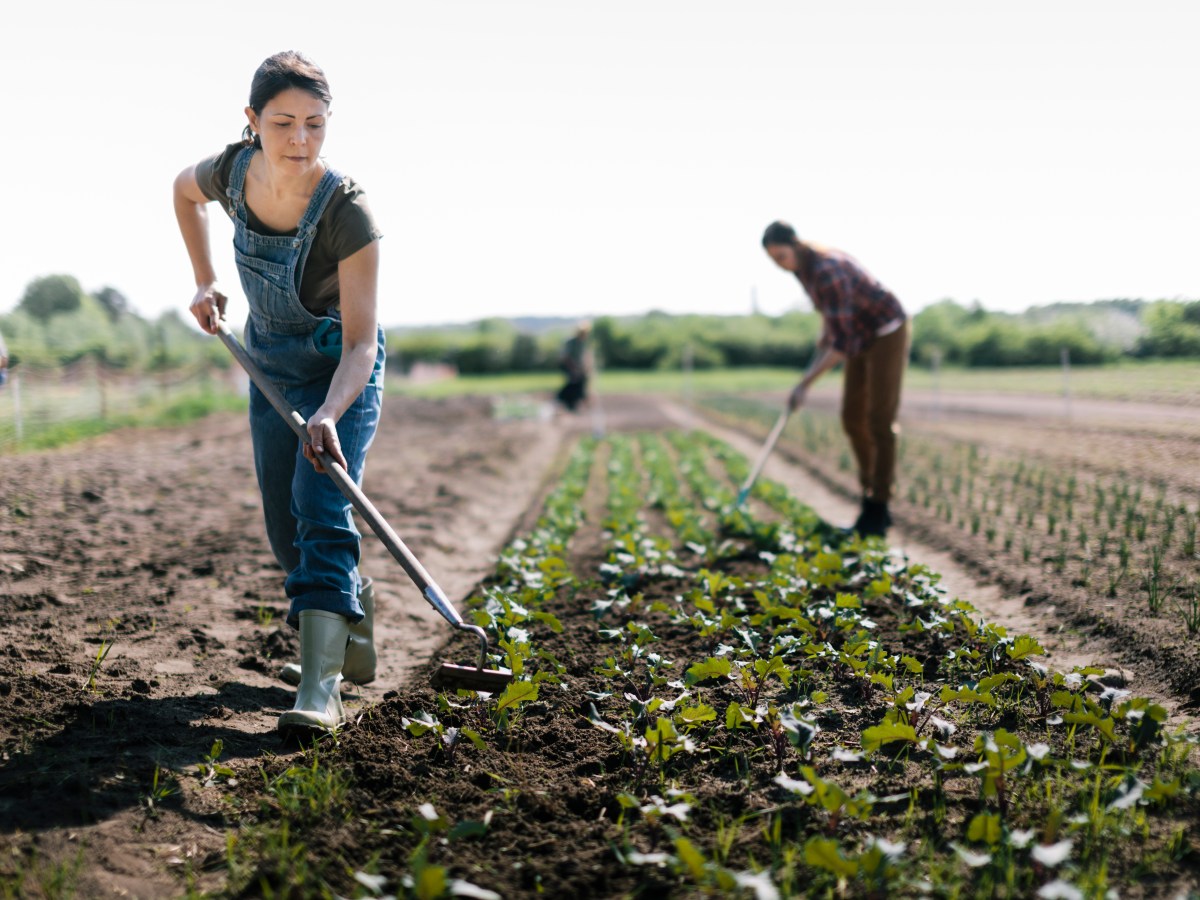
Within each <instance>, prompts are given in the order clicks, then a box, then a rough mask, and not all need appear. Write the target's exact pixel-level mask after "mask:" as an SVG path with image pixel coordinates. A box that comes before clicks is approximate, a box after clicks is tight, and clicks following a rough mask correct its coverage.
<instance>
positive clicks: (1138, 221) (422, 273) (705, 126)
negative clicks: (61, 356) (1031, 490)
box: [0, 0, 1200, 326]
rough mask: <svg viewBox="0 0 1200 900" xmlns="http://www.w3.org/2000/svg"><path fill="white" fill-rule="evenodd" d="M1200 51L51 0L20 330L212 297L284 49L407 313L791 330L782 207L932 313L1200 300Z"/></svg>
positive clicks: (958, 24) (1180, 6)
mask: <svg viewBox="0 0 1200 900" xmlns="http://www.w3.org/2000/svg"><path fill="white" fill-rule="evenodd" d="M1197 35H1200V4H1197V3H1195V2H1194V0H1176V2H1147V3H1139V4H1132V3H1127V2H1111V0H1083V2H1079V0H1056V2H1046V0H1016V2H1008V3H1003V4H987V5H986V8H985V5H984V4H979V3H963V2H961V0H943V2H914V3H897V2H895V0H865V2H832V0H828V2H823V3H812V2H801V0H791V2H788V0H763V2H754V0H747V2H742V3H731V2H723V3H718V2H698V0H672V2H656V0H605V2H603V3H600V2H593V3H582V2H561V0H560V2H555V0H527V2H512V0H508V2H489V0H478V2H460V0H443V2H437V3H430V2H421V3H417V2H409V0H403V2H395V3H382V2H380V3H363V2H346V0H341V2H338V3H328V2H319V3H318V2H308V0H294V2H290V3H287V4H265V3H255V2H246V0H239V2H230V0H206V2H204V3H165V2H161V0H144V2H139V0H106V2H103V3H97V2H94V0H88V2H79V0H70V2H55V0H47V2H44V3H18V4H15V5H14V6H12V7H11V8H10V9H9V10H8V11H6V13H5V16H4V23H3V27H2V29H0V58H2V59H3V60H4V62H5V68H6V74H7V76H8V77H7V78H6V79H5V81H6V86H7V89H6V91H5V107H6V109H7V116H6V119H7V121H8V122H9V125H10V127H9V128H8V129H7V132H8V137H7V140H6V142H5V145H4V150H3V158H4V160H5V163H6V165H5V169H6V170H7V178H6V185H5V191H4V197H5V207H6V209H5V213H4V215H3V216H2V217H0V229H2V231H0V246H2V247H3V258H4V265H3V266H2V267H0V311H7V310H10V309H11V308H12V307H13V306H14V305H15V304H16V303H17V302H18V300H19V299H20V296H21V294H22V292H23V290H24V287H25V285H26V284H27V283H28V282H29V281H30V280H31V279H33V278H35V277H38V276H40V275H45V274H49V273H56V272H62V273H67V274H72V275H75V276H76V277H77V278H79V280H80V282H81V283H82V284H83V286H84V287H85V288H86V289H89V290H95V289H97V288H99V287H101V286H103V285H112V286H114V287H116V288H118V289H119V290H121V291H122V292H124V293H125V294H126V295H127V296H128V297H129V298H130V300H131V302H132V303H133V305H134V307H135V308H136V309H137V310H138V311H139V312H141V313H142V314H143V315H157V314H158V313H160V312H162V311H164V310H166V309H169V308H176V309H179V310H186V307H187V304H188V302H189V301H190V298H191V295H192V291H193V286H192V275H191V269H190V266H189V264H188V261H187V256H186V254H185V252H184V249H183V244H182V241H181V240H180V238H179V234H178V230H177V228H176V225H175V220H174V215H173V212H172V208H171V182H172V180H173V178H174V176H175V174H176V173H177V172H178V171H179V170H180V169H182V168H183V167H184V166H185V165H187V164H189V163H192V162H195V161H197V160H199V159H201V158H202V157H204V156H207V155H209V154H211V153H213V152H216V151H217V150H219V149H220V148H221V147H222V146H223V145H224V144H226V143H227V142H230V141H233V140H236V139H237V137H238V136H239V134H240V132H241V129H242V126H243V124H245V122H244V116H243V113H242V110H243V108H244V106H245V104H246V100H247V95H248V93H249V85H250V79H251V76H252V75H253V73H254V70H255V68H256V67H257V66H258V64H259V63H260V62H261V61H262V59H263V58H264V57H266V56H268V55H269V54H271V53H273V52H275V51H277V50H282V49H298V50H302V51H304V52H305V53H307V54H308V55H310V56H311V57H313V58H314V59H315V60H316V61H317V62H318V63H319V64H320V65H321V66H322V67H323V68H324V69H325V72H326V74H327V75H328V77H329V80H330V83H331V86H332V89H333V95H334V102H333V110H334V116H333V117H332V119H331V121H330V131H329V135H328V138H327V140H326V145H325V152H326V155H327V157H328V158H329V160H330V161H331V162H332V163H333V164H334V165H336V166H337V167H338V168H340V169H342V170H343V171H345V172H347V173H349V174H350V175H352V176H353V177H355V178H356V179H357V180H358V181H360V182H361V183H362V184H363V185H364V187H365V188H366V190H367V193H368V197H369V200H370V202H371V206H372V209H373V210H374V212H375V215H376V217H377V219H378V221H379V223H380V225H381V227H382V229H383V230H384V232H385V238H384V241H383V245H382V249H383V257H382V258H383V271H382V273H381V282H380V298H381V300H380V319H381V321H382V322H383V323H384V324H385V325H390V326H394V325H403V324H418V323H433V322H445V321H465V320H470V319H475V318H479V317H482V316H488V315H518V314H520V315H526V314H535V315H568V316H576V315H583V314H592V313H635V312H642V311H645V310H648V309H651V308H659V309H666V310H670V311H676V312H684V311H696V312H744V311H747V310H748V309H749V307H750V298H751V294H752V291H754V290H755V289H756V291H757V297H758V301H759V305H760V307H761V308H762V309H763V310H764V311H766V312H770V313H777V312H782V311H783V310H785V309H788V308H789V307H791V306H793V305H795V304H796V303H797V302H798V301H799V300H800V298H801V293H800V290H799V287H798V285H797V283H796V282H795V280H794V279H793V278H792V277H791V276H789V275H785V274H784V273H782V272H781V271H779V270H778V269H776V268H775V267H774V266H773V264H772V263H771V262H770V261H769V260H768V258H767V257H766V255H765V254H764V253H763V252H762V250H761V248H760V247H759V243H758V241H759V237H760V235H761V233H762V229H763V228H764V226H765V225H766V224H767V223H768V222H769V221H770V220H771V219H774V218H785V219H788V220H789V221H791V222H792V223H793V224H794V225H795V226H796V228H797V230H798V231H799V232H800V234H801V236H802V237H809V238H812V239H813V240H816V241H819V242H822V243H827V244H830V245H833V246H836V247H840V248H841V249H844V250H846V251H848V252H849V253H851V254H852V255H854V256H856V257H857V258H858V259H859V260H860V261H862V262H863V264H864V265H865V266H866V268H867V269H868V270H869V271H871V272H872V273H873V274H875V275H876V276H877V277H878V278H879V279H880V280H882V281H883V282H884V284H886V285H888V286H889V287H890V288H891V289H892V290H893V291H894V292H895V293H897V295H898V296H899V297H900V298H901V300H902V302H904V303H905V304H906V305H907V306H908V307H909V308H910V309H912V310H915V309H918V308H920V307H921V306H924V305H926V304H928V303H931V302H934V301H936V300H939V299H942V298H945V297H953V298H955V299H958V300H960V301H964V302H966V301H971V300H974V299H978V300H980V301H981V302H982V303H983V304H984V305H985V306H987V307H988V308H991V309H1008V310H1019V309H1023V308H1025V307H1027V306H1029V305H1031V304H1037V303H1045V302H1050V301H1053V300H1093V299H1100V298H1109V297H1144V298H1158V297H1189V298H1195V297H1200V261H1198V258H1197V243H1198V242H1197V238H1198V237H1200V215H1198V211H1200V164H1198V163H1197V155H1196V154H1197V147H1200V116H1198V115H1197V105H1196V102H1197V101H1196V91H1197V88H1198V87H1200V52H1197V43H1196V39H1197ZM210 209H212V210H213V212H214V213H217V210H216V207H210ZM212 221H213V245H214V252H215V254H216V256H217V261H218V268H219V271H220V273H221V277H222V279H223V282H224V284H225V285H226V287H227V288H229V289H235V288H236V286H237V275H236V272H235V271H234V268H233V262H232V251H231V249H230V248H229V239H230V228H229V225H228V223H227V222H225V221H224V220H223V218H222V216H221V215H220V214H219V213H217V214H215V215H213V216H212ZM230 293H231V294H235V295H238V296H239V297H240V295H239V294H238V292H237V291H236V290H230ZM239 302H240V300H239ZM805 305H806V306H807V301H805Z"/></svg>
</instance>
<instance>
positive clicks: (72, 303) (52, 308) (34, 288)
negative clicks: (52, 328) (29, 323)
mask: <svg viewBox="0 0 1200 900" xmlns="http://www.w3.org/2000/svg"><path fill="white" fill-rule="evenodd" d="M83 296H84V295H83V288H81V287H80V286H79V282H78V281H76V280H75V279H74V278H72V277H71V276H70V275H47V276H45V277H44V278H37V279H34V280H33V281H31V282H29V284H28V285H27V286H26V288H25V294H24V296H22V297H21V302H20V303H18V304H17V309H19V310H21V311H22V312H25V313H28V314H29V315H30V316H32V317H33V318H35V319H37V320H38V321H39V322H41V323H42V324H45V323H46V322H49V321H50V319H51V318H53V317H54V316H57V315H60V314H62V313H72V312H75V310H77V309H79V305H80V303H82V302H83Z"/></svg>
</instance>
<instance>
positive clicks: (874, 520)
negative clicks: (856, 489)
mask: <svg viewBox="0 0 1200 900" xmlns="http://www.w3.org/2000/svg"><path fill="white" fill-rule="evenodd" d="M891 524H892V515H891V513H890V512H888V505H887V504H886V503H884V502H881V501H878V500H871V499H864V500H863V506H862V512H861V513H860V514H859V516H858V521H857V522H855V523H854V530H855V531H857V532H858V533H859V534H861V535H862V536H863V537H884V536H885V535H886V534H887V530H888V528H889V527H891Z"/></svg>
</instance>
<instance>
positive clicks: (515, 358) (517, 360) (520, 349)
mask: <svg viewBox="0 0 1200 900" xmlns="http://www.w3.org/2000/svg"><path fill="white" fill-rule="evenodd" d="M539 355H540V354H539V350H538V342H537V339H536V338H535V337H534V336H533V335H531V334H514V335H513V339H512V351H511V353H510V354H509V356H510V360H511V362H510V366H511V368H512V370H513V371H514V372H532V371H534V370H535V369H537V368H538V362H539Z"/></svg>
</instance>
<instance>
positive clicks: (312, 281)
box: [196, 142, 383, 315]
mask: <svg viewBox="0 0 1200 900" xmlns="http://www.w3.org/2000/svg"><path fill="white" fill-rule="evenodd" d="M244 146H245V145H244V144H242V143H240V142H239V143H236V144H230V145H229V146H228V147H226V148H225V149H224V150H222V151H221V152H220V153H218V154H216V155H215V156H210V157H209V158H208V159H205V160H204V161H202V162H201V163H200V164H199V165H198V166H196V183H197V184H198V185H200V190H201V191H202V192H203V193H204V196H205V197H207V198H208V199H209V200H215V201H217V202H218V203H220V204H221V206H222V208H228V204H229V197H228V195H227V194H226V193H225V189H226V188H227V187H229V177H230V175H231V174H232V173H233V162H234V160H235V159H236V158H237V155H238V153H240V152H241V150H242V148H243V147H244ZM246 221H247V224H248V225H249V226H250V230H251V231H253V232H255V233H256V234H262V235H269V236H272V237H274V236H289V235H293V234H295V233H296V229H294V228H293V229H292V230H291V231H285V232H281V231H275V230H274V229H272V228H268V227H267V226H265V225H264V224H263V223H262V222H261V221H259V218H258V216H256V215H255V214H254V210H253V209H251V208H250V205H249V204H246ZM381 237H383V234H382V233H381V232H380V231H379V229H378V228H377V227H376V226H375V219H374V218H373V217H372V216H371V210H370V208H369V207H368V206H367V197H366V192H365V191H363V189H362V187H361V186H360V185H359V184H358V183H357V182H355V181H354V179H353V178H349V177H345V178H343V181H342V184H341V186H340V187H339V188H338V189H337V190H335V191H334V194H333V196H332V197H330V198H329V204H328V205H327V206H326V207H325V211H324V212H323V213H321V218H320V219H318V220H317V235H316V237H315V238H314V239H313V245H312V249H311V250H310V251H309V254H308V260H307V262H305V264H304V274H303V275H301V276H300V302H301V303H303V304H304V308H305V309H307V310H308V311H309V312H311V313H315V314H317V315H320V314H321V313H323V312H325V311H326V310H327V309H329V308H330V307H333V306H336V305H337V303H338V301H339V300H340V295H339V293H338V263H339V262H340V261H341V260H343V259H345V258H346V257H348V256H352V255H353V254H355V253H357V252H358V251H359V250H361V249H362V248H363V247H365V246H367V244H369V243H371V242H372V241H377V240H379V238H381Z"/></svg>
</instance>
